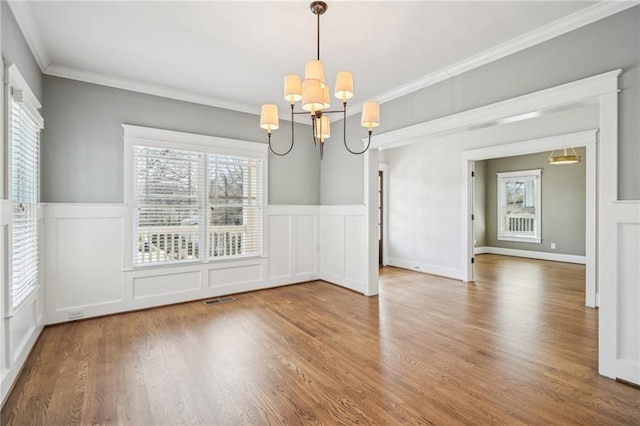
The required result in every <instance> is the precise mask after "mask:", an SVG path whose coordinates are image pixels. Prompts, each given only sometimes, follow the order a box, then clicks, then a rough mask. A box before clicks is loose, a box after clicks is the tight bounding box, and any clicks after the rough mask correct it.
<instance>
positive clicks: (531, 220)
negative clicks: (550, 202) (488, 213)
mask: <svg viewBox="0 0 640 426" xmlns="http://www.w3.org/2000/svg"><path fill="white" fill-rule="evenodd" d="M540 172H541V171H540V170H539V169H538V170H523V171H518V172H508V173H497V175H498V209H497V211H498V240H503V241H520V242H529V243H540V242H541V237H540V229H541V226H540Z"/></svg>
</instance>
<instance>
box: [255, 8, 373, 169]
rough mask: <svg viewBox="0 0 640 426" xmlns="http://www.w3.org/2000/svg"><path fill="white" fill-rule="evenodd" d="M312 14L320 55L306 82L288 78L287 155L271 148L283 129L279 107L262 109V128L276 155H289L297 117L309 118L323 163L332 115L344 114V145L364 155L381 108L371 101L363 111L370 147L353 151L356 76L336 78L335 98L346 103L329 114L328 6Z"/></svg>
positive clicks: (312, 63)
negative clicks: (350, 105)
mask: <svg viewBox="0 0 640 426" xmlns="http://www.w3.org/2000/svg"><path fill="white" fill-rule="evenodd" d="M310 7H311V12H313V14H314V15H316V16H317V17H318V19H317V22H318V24H317V30H318V31H317V32H318V39H317V46H316V47H317V55H316V59H315V60H311V61H309V62H307V64H306V65H305V75H304V80H303V79H301V78H300V76H299V75H297V74H289V75H287V76H285V78H284V98H285V99H286V100H287V101H289V103H290V105H291V146H290V147H289V149H288V150H287V151H285V152H282V153H279V152H276V151H274V150H273V147H272V146H271V132H272V131H273V130H276V129H277V128H278V127H279V122H278V106H277V105H274V104H265V105H263V106H262V112H261V114H260V127H261V128H263V129H265V130H266V131H267V135H268V138H269V149H270V150H271V152H273V153H274V154H275V155H279V156H283V155H287V154H288V153H289V152H291V149H293V144H294V142H295V140H294V131H293V126H294V121H293V118H294V115H296V114H307V115H309V116H310V117H311V137H312V140H313V144H314V145H315V146H318V145H319V146H320V159H322V157H323V155H324V144H325V140H326V139H327V138H329V136H330V131H329V130H330V121H329V114H342V121H343V141H344V146H345V148H347V151H349V152H350V153H352V154H356V155H358V154H363V153H364V152H366V151H367V149H369V146H370V145H371V134H372V133H373V128H374V127H377V126H379V125H380V104H379V103H378V102H373V101H368V102H365V103H364V106H363V108H362V119H361V120H360V124H361V125H362V126H363V127H366V128H367V129H368V132H369V140H368V142H367V146H366V148H365V149H364V150H362V151H353V150H351V149H350V148H349V146H348V145H347V136H346V133H347V100H348V99H350V98H351V97H352V96H353V74H352V73H351V72H350V71H340V72H339V73H338V74H337V76H336V84H335V86H334V89H335V92H334V96H335V97H336V98H338V99H339V100H340V101H341V102H342V109H341V110H333V111H330V110H329V107H330V106H329V102H330V95H329V93H330V90H329V85H328V84H327V83H326V81H325V76H324V65H323V63H322V62H321V61H320V15H322V14H324V13H325V12H326V11H327V4H326V3H325V2H323V1H314V2H313V3H311V6H310ZM298 101H302V102H301V107H302V111H296V110H295V103H296V102H298Z"/></svg>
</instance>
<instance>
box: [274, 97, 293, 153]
mask: <svg viewBox="0 0 640 426" xmlns="http://www.w3.org/2000/svg"><path fill="white" fill-rule="evenodd" d="M268 135H269V150H270V151H271V152H273V153H274V154H275V155H277V156H278V157H284V156H285V155H287V154H288V153H290V152H291V150H292V149H293V141H294V126H293V104H291V146H290V147H289V149H288V150H287V152H285V153H282V154H280V153H278V152H275V151H274V150H273V147H272V146H271V132H269V133H268Z"/></svg>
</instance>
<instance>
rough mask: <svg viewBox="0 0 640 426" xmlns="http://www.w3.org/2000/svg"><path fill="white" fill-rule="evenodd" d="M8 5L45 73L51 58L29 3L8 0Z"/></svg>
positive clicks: (41, 69)
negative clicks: (43, 43)
mask: <svg viewBox="0 0 640 426" xmlns="http://www.w3.org/2000/svg"><path fill="white" fill-rule="evenodd" d="M7 4H8V5H9V9H11V12H12V13H13V16H14V17H15V18H16V22H17V23H18V27H19V28H20V31H22V34H23V35H24V38H25V40H26V41H27V44H28V45H29V48H30V49H31V52H32V53H33V56H34V58H35V60H36V62H37V63H38V66H39V67H40V71H42V72H44V71H45V70H46V69H47V67H48V66H49V56H48V55H47V52H46V51H45V48H44V46H43V45H42V37H41V36H40V32H39V31H38V26H37V25H36V22H35V20H34V19H33V15H32V14H31V9H30V8H29V2H27V1H17V0H7Z"/></svg>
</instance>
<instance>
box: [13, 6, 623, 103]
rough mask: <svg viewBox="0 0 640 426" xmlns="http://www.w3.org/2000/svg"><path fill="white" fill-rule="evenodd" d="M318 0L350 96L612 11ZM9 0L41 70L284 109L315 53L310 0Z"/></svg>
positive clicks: (469, 61)
mask: <svg viewBox="0 0 640 426" xmlns="http://www.w3.org/2000/svg"><path fill="white" fill-rule="evenodd" d="M328 3H329V8H328V10H327V12H326V14H325V15H323V16H322V18H321V53H320V56H321V59H322V60H323V62H324V63H325V67H326V74H327V79H328V81H329V84H330V85H333V81H334V78H335V74H336V73H337V72H338V71H340V70H343V69H347V70H350V71H352V72H353V73H354V76H355V96H354V98H353V101H354V102H353V103H354V104H356V105H359V104H360V103H361V102H364V101H365V100H368V99H377V100H380V101H386V100H389V99H393V98H394V97H397V96H400V95H402V94H404V93H407V92H409V91H412V90H415V89H418V88H421V87H424V86H426V85H428V84H432V83H433V82H436V81H439V80H442V79H444V78H446V77H450V76H451V75H455V74H456V73H460V72H462V71H465V70H468V69H471V68H474V67H476V66H479V65H482V64H484V63H487V62H489V61H491V60H495V59H499V58H500V57H504V56H506V55H507V54H510V53H513V52H515V51H518V50H522V49H523V48H526V47H528V46H530V45H533V44H535V43H538V42H541V41H544V40H546V39H549V38H551V37H554V36H556V35H559V34H562V33H564V32H567V31H569V30H571V29H574V28H577V27H579V26H581V25H585V24H586V23H589V22H593V20H595V19H600V18H601V17H604V16H606V15H607V14H611V13H613V12H610V10H611V6H610V5H609V6H607V5H606V4H604V3H597V2H583V1H549V2H547V1H544V2H541V1H500V2H479V1H470V2H464V1H449V2H435V1H412V2H398V1H386V2H385V1H378V2H362V1H355V2H354V1H329V2H328ZM607 3H611V2H607ZM10 5H11V8H12V10H13V11H14V14H15V15H16V19H17V21H18V23H19V25H20V26H21V28H22V29H23V32H25V35H26V37H27V41H28V42H29V44H30V46H31V47H32V50H34V53H35V55H36V57H37V60H38V62H39V64H40V66H41V68H42V70H43V72H44V73H46V74H50V75H58V76H62V77H68V78H75V79H78V80H84V81H90V82H94V83H99V84H105V85H110V86H114V87H121V88H126V89H133V90H137V91H141V92H145V93H152V94H157V95H161V96H167V97H172V98H177V99H183V100H189V101H193V102H198V103H203V104H208V105H214V106H221V107H224V108H230V109H235V110H239V111H245V112H252V113H255V114H257V113H259V110H260V105H261V104H263V103H266V102H271V103H277V104H278V105H279V106H280V109H281V112H283V111H284V112H286V111H287V107H286V105H287V104H286V101H284V99H283V97H282V90H283V89H282V84H283V77H284V75H285V74H289V73H298V74H302V73H303V72H304V63H305V62H306V61H307V60H309V59H313V58H314V56H315V49H316V28H315V25H316V20H315V19H316V17H315V16H314V15H313V14H312V13H311V12H310V10H309V2H308V1H288V2H273V1H257V2H246V1H199V2H186V1H173V2H172V1H162V2H152V1H142V2H129V1H111V2H99V1H71V2H64V1H29V2H11V3H10ZM603 10H604V11H605V12H604V13H603V12H602V11H603ZM594 16H595V19H594ZM568 17H570V18H568Z"/></svg>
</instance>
